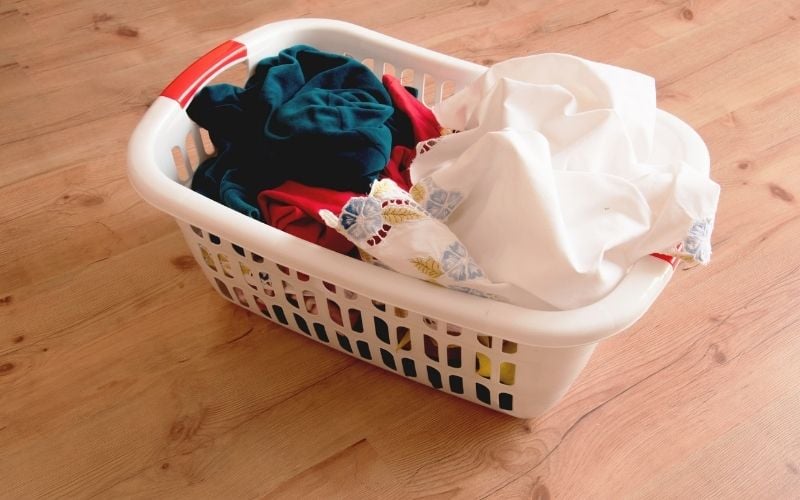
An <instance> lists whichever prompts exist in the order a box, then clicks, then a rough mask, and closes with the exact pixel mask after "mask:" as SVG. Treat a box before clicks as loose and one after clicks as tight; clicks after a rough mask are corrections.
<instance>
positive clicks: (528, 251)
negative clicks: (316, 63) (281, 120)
mask: <svg viewBox="0 0 800 500" xmlns="http://www.w3.org/2000/svg"><path fill="white" fill-rule="evenodd" d="M434 113H435V114H436V116H437V118H438V120H439V122H440V123H441V124H442V126H443V127H447V128H451V129H454V130H459V131H460V132H458V133H455V134H451V135H447V136H444V137H441V138H439V139H435V140H432V141H428V142H427V143H424V144H420V145H419V147H418V156H417V158H416V159H415V161H414V162H413V163H412V166H411V175H412V181H414V182H415V189H417V190H420V189H425V187H426V186H427V194H426V195H425V196H423V197H422V198H420V199H419V200H418V201H420V204H421V205H422V206H423V207H424V208H425V209H426V210H427V211H428V212H429V213H431V214H432V215H433V216H434V217H438V218H440V219H441V220H443V221H446V224H447V226H448V227H449V229H450V230H452V232H453V233H454V234H455V235H456V236H457V237H458V239H460V241H461V242H462V243H463V244H464V245H465V246H466V248H467V249H469V252H470V255H471V256H472V257H473V258H474V260H475V261H476V262H477V264H478V265H479V266H480V267H481V268H482V269H483V270H484V271H485V272H486V275H487V276H489V277H491V280H492V281H493V282H494V283H495V284H499V285H503V286H510V287H512V288H514V289H519V290H522V291H524V293H526V294H529V297H527V298H524V299H521V298H519V297H517V298H515V299H512V302H515V303H518V304H520V305H527V306H528V307H534V306H532V304H537V303H540V304H541V305H540V306H539V307H543V308H555V309H571V308H575V307H580V306H583V305H587V304H589V303H592V302H595V301H596V300H598V299H600V298H601V297H603V296H604V295H605V294H607V293H608V292H610V291H611V290H612V289H613V288H614V287H615V286H616V285H617V284H618V283H619V281H620V280H621V279H622V277H623V276H624V275H625V273H626V271H627V270H628V269H629V268H630V266H631V265H632V264H633V263H634V262H636V261H637V260H638V259H639V258H641V257H643V256H645V255H647V254H649V253H653V252H660V253H675V252H674V250H675V246H676V244H677V243H678V242H681V241H683V240H684V239H685V238H686V237H687V234H688V233H689V230H690V228H693V227H694V228H695V229H694V230H693V234H694V235H695V236H696V235H698V234H700V235H703V239H702V240H701V241H694V245H693V248H698V251H697V253H696V254H689V255H688V256H689V257H691V258H695V259H696V260H698V261H701V262H703V261H707V259H708V256H709V255H710V246H709V238H710V230H711V228H712V227H713V220H714V216H715V212H716V207H717V201H718V197H719V186H718V185H717V184H716V183H714V182H713V181H711V180H710V179H709V178H708V175H707V174H706V173H705V172H704V169H705V166H704V165H689V164H687V163H685V162H683V161H675V162H673V163H669V164H654V163H649V162H648V160H649V158H650V152H651V149H652V147H653V141H658V137H654V136H653V131H654V126H655V120H656V97H655V84H654V81H653V79H652V78H651V77H649V76H646V75H643V74H640V73H636V72H634V71H630V70H626V69H622V68H618V67H614V66H610V65H606V64H601V63H596V62H592V61H588V60H585V59H581V58H578V57H574V56H569V55H564V54H541V55H534V56H529V57H523V58H518V59H512V60H508V61H505V62H502V63H499V64H496V65H494V66H493V67H492V68H490V69H489V70H487V72H486V73H485V74H483V75H482V76H481V77H479V78H478V79H477V80H476V81H475V82H473V83H472V84H471V85H469V86H468V87H467V88H465V89H463V90H462V91H460V92H458V93H457V94H455V95H453V96H452V97H450V98H448V99H446V100H445V101H443V102H441V103H440V104H439V105H437V106H435V107H434ZM413 192H414V189H412V193H413ZM434 193H435V196H434ZM415 198H416V197H415ZM442 207H444V208H442ZM682 256H684V257H686V256H687V254H686V253H685V249H684V253H683V254H682Z"/></svg>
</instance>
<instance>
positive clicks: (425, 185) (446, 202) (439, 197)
mask: <svg viewBox="0 0 800 500" xmlns="http://www.w3.org/2000/svg"><path fill="white" fill-rule="evenodd" d="M411 194H412V196H413V197H414V200H415V201H417V202H418V203H419V204H420V205H422V207H423V208H424V209H425V211H427V212H428V213H429V214H431V217H433V218H434V219H439V220H441V221H443V220H445V219H447V218H448V217H449V216H450V214H451V213H453V211H454V210H455V209H456V208H457V207H458V205H460V204H461V201H462V200H463V199H464V196H463V195H462V194H461V193H460V192H458V191H447V190H445V189H442V188H440V187H439V186H437V185H436V183H435V182H433V179H431V178H430V177H426V178H424V179H422V180H421V181H420V182H418V183H417V184H416V185H414V186H413V187H412V188H411Z"/></svg>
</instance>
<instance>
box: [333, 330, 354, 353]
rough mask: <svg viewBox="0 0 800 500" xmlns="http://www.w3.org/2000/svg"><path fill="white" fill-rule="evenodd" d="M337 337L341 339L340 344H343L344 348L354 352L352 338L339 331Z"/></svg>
mask: <svg viewBox="0 0 800 500" xmlns="http://www.w3.org/2000/svg"><path fill="white" fill-rule="evenodd" d="M336 339H337V340H338V341H339V345H340V346H342V349H344V350H345V351H347V352H353V348H352V347H351V346H350V339H348V338H347V337H345V336H344V335H342V334H341V333H339V332H336Z"/></svg>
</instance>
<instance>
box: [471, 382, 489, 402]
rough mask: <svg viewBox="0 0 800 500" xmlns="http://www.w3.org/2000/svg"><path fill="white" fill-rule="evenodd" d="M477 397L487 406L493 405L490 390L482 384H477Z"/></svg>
mask: <svg viewBox="0 0 800 500" xmlns="http://www.w3.org/2000/svg"><path fill="white" fill-rule="evenodd" d="M475 395H476V396H477V397H478V400H480V401H481V402H483V403H486V404H487V405H490V404H492V394H491V392H489V388H488V387H486V386H485V385H482V384H478V383H476V384H475Z"/></svg>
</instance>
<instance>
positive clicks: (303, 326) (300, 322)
mask: <svg viewBox="0 0 800 500" xmlns="http://www.w3.org/2000/svg"><path fill="white" fill-rule="evenodd" d="M292 315H293V316H294V322H295V323H297V328H299V329H300V330H301V331H302V332H303V333H305V334H306V335H309V336H310V335H311V331H310V330H309V329H308V323H306V320H305V319H303V317H302V316H300V315H299V314H297V313H293V314H292Z"/></svg>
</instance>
